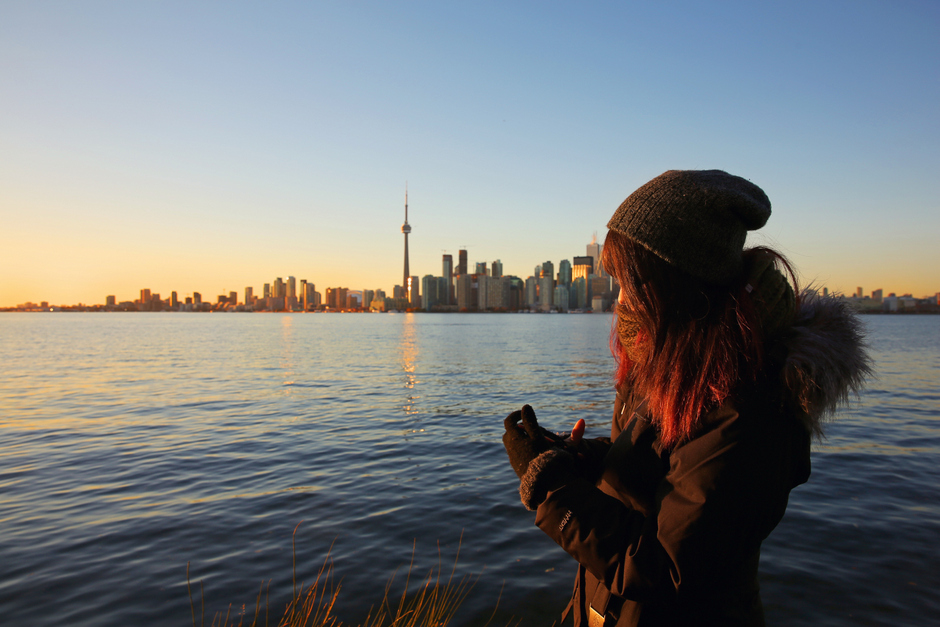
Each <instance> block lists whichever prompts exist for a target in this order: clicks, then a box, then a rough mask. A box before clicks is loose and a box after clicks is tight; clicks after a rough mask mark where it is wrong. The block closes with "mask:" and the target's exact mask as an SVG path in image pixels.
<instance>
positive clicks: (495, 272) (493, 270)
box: [490, 259, 503, 277]
mask: <svg viewBox="0 0 940 627" xmlns="http://www.w3.org/2000/svg"><path fill="white" fill-rule="evenodd" d="M490 276H493V277H501V276H503V262H502V261H500V260H499V259H497V260H496V261H494V262H493V263H492V264H490Z"/></svg>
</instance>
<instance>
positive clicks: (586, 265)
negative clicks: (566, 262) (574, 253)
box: [571, 255, 594, 280]
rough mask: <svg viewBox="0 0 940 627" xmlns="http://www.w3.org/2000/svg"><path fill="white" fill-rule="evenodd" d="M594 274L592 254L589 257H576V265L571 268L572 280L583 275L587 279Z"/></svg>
mask: <svg viewBox="0 0 940 627" xmlns="http://www.w3.org/2000/svg"><path fill="white" fill-rule="evenodd" d="M592 274H594V258H593V257H591V256H590V255H589V256H587V257H575V258H574V265H573V266H572V268H571V278H572V280H574V279H577V278H578V277H583V278H584V279H585V280H587V278H588V277H589V276H591V275H592Z"/></svg>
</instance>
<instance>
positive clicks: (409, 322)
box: [399, 313, 420, 415]
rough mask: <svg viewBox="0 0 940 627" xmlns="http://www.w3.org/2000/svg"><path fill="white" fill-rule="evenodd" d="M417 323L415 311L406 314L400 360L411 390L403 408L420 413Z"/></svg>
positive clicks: (406, 410)
mask: <svg viewBox="0 0 940 627" xmlns="http://www.w3.org/2000/svg"><path fill="white" fill-rule="evenodd" d="M417 335H418V334H417V323H416V321H415V315H414V314H413V313H409V314H405V315H404V316H403V320H402V327H401V337H400V340H399V350H400V357H399V359H400V361H401V368H402V371H403V372H404V373H405V378H404V384H405V389H407V390H409V392H408V394H407V395H406V396H405V401H404V404H403V406H402V409H403V410H404V411H405V413H406V414H409V415H413V414H417V413H418V409H417V407H416V403H417V400H418V398H420V397H419V396H417V395H416V394H415V392H414V388H415V385H416V384H417V383H419V381H418V376H417V366H416V362H417V359H418V337H417Z"/></svg>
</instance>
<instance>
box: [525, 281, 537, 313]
mask: <svg viewBox="0 0 940 627" xmlns="http://www.w3.org/2000/svg"><path fill="white" fill-rule="evenodd" d="M538 303H539V280H538V279H537V278H535V277H534V276H530V277H528V278H526V280H525V306H526V308H528V309H532V308H534V307H537V306H538Z"/></svg>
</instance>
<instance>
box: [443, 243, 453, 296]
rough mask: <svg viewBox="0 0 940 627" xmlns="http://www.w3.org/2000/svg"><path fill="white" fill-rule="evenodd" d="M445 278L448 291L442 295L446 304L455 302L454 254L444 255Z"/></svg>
mask: <svg viewBox="0 0 940 627" xmlns="http://www.w3.org/2000/svg"><path fill="white" fill-rule="evenodd" d="M442 269H443V274H442V276H443V277H444V280H445V281H446V282H447V293H446V294H443V295H441V302H443V303H444V304H445V305H453V304H454V256H453V255H444V259H443V268H442Z"/></svg>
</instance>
